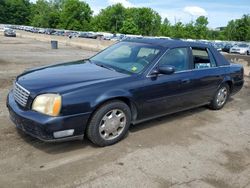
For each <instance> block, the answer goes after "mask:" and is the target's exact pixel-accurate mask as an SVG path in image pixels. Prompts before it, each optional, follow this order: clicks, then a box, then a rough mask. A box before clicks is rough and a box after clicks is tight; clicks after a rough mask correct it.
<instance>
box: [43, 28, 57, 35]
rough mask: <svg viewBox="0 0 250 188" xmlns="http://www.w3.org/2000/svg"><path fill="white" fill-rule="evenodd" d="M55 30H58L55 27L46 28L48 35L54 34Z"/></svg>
mask: <svg viewBox="0 0 250 188" xmlns="http://www.w3.org/2000/svg"><path fill="white" fill-rule="evenodd" d="M55 32H56V30H55V29H46V30H45V34H47V35H52V34H53V33H55Z"/></svg>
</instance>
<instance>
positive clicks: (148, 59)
mask: <svg viewBox="0 0 250 188" xmlns="http://www.w3.org/2000/svg"><path fill="white" fill-rule="evenodd" d="M62 78H63V79H62ZM243 83H244V74H243V67H242V65H238V64H230V63H229V62H228V61H227V60H226V59H225V58H224V57H223V56H222V55H221V54H220V53H219V52H218V51H217V50H216V49H214V48H213V47H212V46H209V45H205V44H199V43H194V42H183V41H174V40H165V39H132V40H125V41H122V42H119V43H116V44H114V45H112V46H111V47H109V48H107V49H106V50H104V51H102V52H100V53H98V54H97V55H95V56H93V57H92V58H90V59H86V60H79V61H75V62H69V63H63V64H57V65H52V66H47V67H40V68H37V69H33V70H29V71H26V72H24V73H22V74H21V75H19V76H17V78H16V80H15V82H14V88H13V90H11V91H10V92H9V94H8V97H7V107H8V109H9V113H10V118H11V119H12V121H13V122H14V123H15V124H16V127H17V128H18V129H21V130H23V131H24V132H26V133H27V134H30V135H31V136H34V137H37V138H39V139H41V140H44V141H62V140H64V141H65V140H70V139H82V138H83V135H86V136H87V137H88V138H89V139H90V140H91V141H92V142H93V143H95V144H97V145H99V146H107V145H111V144H115V143H117V142H118V141H120V140H121V139H122V138H124V136H125V135H126V133H127V131H128V128H129V126H130V125H131V124H137V123H140V122H143V121H146V120H149V119H153V118H156V117H160V116H164V115H166V114H171V113H175V112H179V111H182V110H187V109H190V108H194V107H197V106H203V105H209V106H210V108H212V109H214V110H219V109H221V108H223V106H224V105H225V104H226V102H227V100H228V98H229V96H230V95H232V94H235V93H237V92H238V91H239V90H240V89H241V88H242V86H243ZM156 136H157V135H156Z"/></svg>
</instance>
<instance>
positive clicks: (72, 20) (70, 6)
mask: <svg viewBox="0 0 250 188" xmlns="http://www.w3.org/2000/svg"><path fill="white" fill-rule="evenodd" d="M92 13H93V12H92V10H91V9H90V7H89V5H88V4H87V3H85V2H83V1H80V0H63V1H62V5H61V10H60V23H59V24H58V27H60V28H64V29H70V30H82V31H85V30H88V29H89V28H90V24H89V23H90V20H91V16H92Z"/></svg>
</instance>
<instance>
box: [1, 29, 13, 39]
mask: <svg viewBox="0 0 250 188" xmlns="http://www.w3.org/2000/svg"><path fill="white" fill-rule="evenodd" d="M4 36H6V37H16V31H15V30H13V29H5V30H4Z"/></svg>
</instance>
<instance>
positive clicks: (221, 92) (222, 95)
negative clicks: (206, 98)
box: [209, 84, 230, 110]
mask: <svg viewBox="0 0 250 188" xmlns="http://www.w3.org/2000/svg"><path fill="white" fill-rule="evenodd" d="M229 96H230V89H229V85H228V84H222V85H221V86H220V87H219V89H218V90H217V91H216V93H215V95H214V98H213V100H212V101H211V103H210V105H209V107H210V108H211V109H213V110H220V109H222V108H223V106H224V105H225V104H226V102H227V100H228V98H229Z"/></svg>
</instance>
